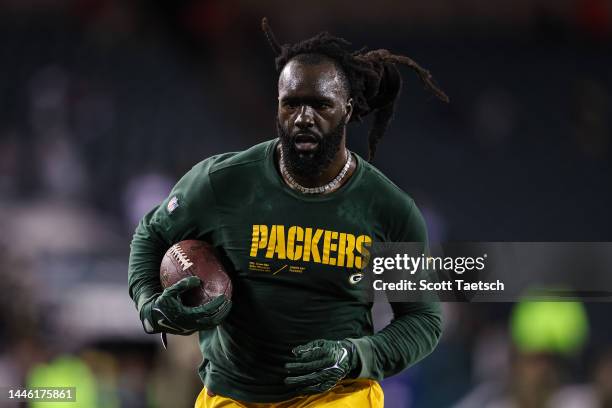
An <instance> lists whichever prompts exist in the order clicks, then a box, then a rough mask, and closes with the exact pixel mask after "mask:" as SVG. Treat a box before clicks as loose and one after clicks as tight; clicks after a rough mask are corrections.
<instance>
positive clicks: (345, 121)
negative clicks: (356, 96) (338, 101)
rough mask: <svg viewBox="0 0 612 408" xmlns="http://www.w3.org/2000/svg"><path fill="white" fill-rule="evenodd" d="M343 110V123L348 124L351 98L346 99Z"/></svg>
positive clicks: (351, 103)
mask: <svg viewBox="0 0 612 408" xmlns="http://www.w3.org/2000/svg"><path fill="white" fill-rule="evenodd" d="M344 110H345V114H344V124H348V123H349V121H350V120H351V115H352V114H353V98H349V99H348V101H346V105H345V107H344Z"/></svg>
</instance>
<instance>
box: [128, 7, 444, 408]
mask: <svg viewBox="0 0 612 408" xmlns="http://www.w3.org/2000/svg"><path fill="white" fill-rule="evenodd" d="M263 29H264V32H265V33H266V35H267V37H268V40H269V41H270V44H271V45H272V48H273V49H274V51H275V52H276V53H277V55H278V57H277V59H276V63H277V67H278V69H279V70H280V76H279V80H278V95H279V96H278V118H277V119H278V120H277V127H278V134H279V139H276V140H271V141H268V142H264V143H261V144H259V145H256V146H253V147H251V148H250V149H248V150H246V151H243V152H239V153H226V154H221V155H218V156H213V157H210V158H208V159H206V160H204V161H202V162H201V163H199V164H197V165H196V166H195V167H194V168H193V169H192V170H191V171H189V172H188V173H187V174H186V175H185V176H184V177H183V178H182V179H181V180H180V181H179V182H178V184H177V185H176V186H175V188H174V189H173V190H172V192H171V193H170V195H169V197H168V198H167V200H166V201H165V202H164V203H162V204H161V205H160V206H159V207H157V208H156V209H154V210H153V211H152V212H150V213H149V214H147V215H146V216H145V217H144V218H143V220H142V221H141V223H140V224H139V226H138V228H137V230H136V233H135V235H134V239H133V241H132V252H131V255H130V270H129V284H130V295H131V296H132V298H133V299H134V301H135V302H136V304H137V307H138V310H139V312H140V317H141V319H142V321H143V325H144V328H145V331H146V332H147V333H156V332H168V333H173V334H190V333H193V332H195V331H198V332H199V340H200V347H201V350H202V354H203V356H204V360H203V362H202V364H201V366H200V369H199V373H200V376H201V378H202V381H203V383H204V389H203V391H202V393H201V394H200V396H199V397H198V400H197V401H196V407H215V406H232V405H233V406H250V405H248V404H254V405H253V406H259V405H258V404H266V405H265V406H294V405H297V404H300V406H320V405H322V406H329V407H332V406H355V407H359V406H375V407H379V406H382V405H383V396H382V390H381V388H380V385H379V384H378V381H380V380H381V379H383V378H384V377H386V376H390V375H393V374H395V373H397V372H399V371H401V370H403V369H404V368H406V367H408V366H409V365H412V364H414V363H416V362H417V361H419V360H420V359H422V358H423V357H425V356H426V355H427V354H429V353H430V352H431V351H432V350H433V348H434V347H435V345H436V344H437V341H438V339H439V337H440V334H441V319H440V312H439V309H438V307H437V305H435V304H426V303H394V304H392V308H393V311H394V315H395V319H394V321H393V322H392V323H390V324H389V325H388V326H387V327H386V328H385V329H383V330H382V331H380V332H378V333H376V334H373V328H372V319H371V313H370V309H371V306H372V303H371V302H369V301H368V299H367V297H366V295H365V290H364V289H365V288H364V287H363V285H364V284H365V281H363V282H362V281H361V276H362V272H361V270H362V269H363V268H364V267H365V264H366V262H367V256H368V247H369V246H370V244H371V243H372V242H375V241H379V242H380V241H388V242H391V241H395V242H402V241H409V242H426V240H427V237H426V230H425V224H424V222H423V218H422V216H421V214H420V212H419V210H418V209H417V207H416V206H415V204H414V202H413V201H412V199H410V197H408V195H406V194H405V193H404V192H403V191H401V190H400V189H399V188H398V187H396V186H395V185H394V184H393V183H391V182H390V181H389V180H388V179H387V178H386V177H385V176H384V175H382V174H381V173H380V172H379V171H378V170H376V169H375V168H374V167H373V166H372V165H370V164H369V163H368V162H366V161H364V160H363V159H361V158H360V157H359V156H358V155H356V154H354V153H352V152H350V151H349V150H348V149H347V148H346V147H345V141H346V125H347V124H348V122H349V121H358V120H360V119H361V118H362V117H364V116H366V115H368V114H369V113H373V114H374V124H373V128H372V131H371V132H370V158H372V157H373V155H374V153H375V149H376V144H377V142H378V140H379V139H380V138H381V137H382V135H383V133H384V131H385V129H386V127H387V125H388V123H389V121H390V119H391V115H392V113H393V106H394V103H395V100H396V99H397V96H398V95H399V90H400V86H401V77H400V74H399V71H398V69H397V67H396V65H395V64H396V63H402V64H407V65H409V66H410V67H412V68H413V69H414V70H416V72H417V73H418V74H419V76H420V77H421V79H422V80H423V82H424V83H425V84H426V86H428V87H429V88H430V89H431V90H432V91H434V93H436V95H438V96H439V97H441V98H442V99H445V98H446V95H444V94H443V93H442V92H441V91H440V90H438V89H437V88H436V87H435V85H433V83H432V82H431V79H430V75H429V73H428V72H427V71H425V70H424V69H422V68H421V67H419V66H418V65H417V64H416V63H414V61H412V60H410V59H409V58H406V57H402V56H397V55H393V54H391V53H389V52H388V51H386V50H377V51H372V52H369V53H351V52H349V51H347V49H346V48H347V45H348V43H347V42H346V41H344V40H342V39H340V38H337V37H333V36H331V35H329V34H327V33H321V34H319V35H317V36H315V37H313V38H311V39H309V40H306V41H304V42H301V43H297V44H293V45H284V46H280V45H279V44H278V43H277V42H276V40H275V39H274V36H273V34H272V32H271V30H270V28H269V27H268V25H267V22H266V20H265V19H264V21H263ZM184 239H200V240H206V241H208V242H211V243H212V244H213V245H214V246H215V247H217V248H218V249H219V250H220V252H221V253H222V254H223V256H224V257H225V258H226V261H227V262H228V264H230V265H231V269H232V282H233V286H234V295H233V302H230V301H229V300H227V299H225V298H224V297H219V298H217V299H215V300H214V301H212V302H211V303H209V304H207V305H204V306H199V307H196V308H187V307H185V306H183V305H182V304H181V303H180V300H179V297H178V296H179V294H180V293H181V292H182V291H184V290H187V289H189V288H191V287H194V286H197V285H199V284H200V282H199V280H198V279H197V278H188V279H185V280H183V281H180V282H178V283H177V284H176V285H174V286H172V287H170V288H167V289H165V290H164V291H162V289H161V287H160V284H159V265H160V262H161V258H162V256H163V254H164V252H165V251H166V250H167V249H168V248H169V247H170V246H171V245H172V244H174V243H176V242H178V241H181V240H184ZM360 282H361V284H360Z"/></svg>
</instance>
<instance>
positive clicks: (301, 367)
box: [285, 340, 359, 394]
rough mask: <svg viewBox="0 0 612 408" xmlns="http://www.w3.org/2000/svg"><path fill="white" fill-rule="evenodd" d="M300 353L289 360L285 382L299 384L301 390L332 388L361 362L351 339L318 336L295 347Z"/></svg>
mask: <svg viewBox="0 0 612 408" xmlns="http://www.w3.org/2000/svg"><path fill="white" fill-rule="evenodd" d="M293 354H294V355H295V356H296V357H297V359H296V360H294V361H293V362H290V363H287V364H285V368H286V369H287V372H288V374H289V375H290V376H289V377H287V378H285V384H287V385H296V386H298V387H299V393H300V394H318V393H322V392H325V391H328V390H330V389H332V388H333V387H334V386H335V385H336V384H338V382H339V381H340V380H342V379H343V378H344V377H346V376H347V375H348V374H349V373H350V372H351V371H352V370H354V369H355V368H356V367H357V366H358V364H359V357H358V355H357V353H356V351H355V346H354V345H353V343H351V342H350V341H348V340H340V341H332V340H315V341H311V342H310V343H307V344H305V345H302V346H298V347H296V348H294V349H293Z"/></svg>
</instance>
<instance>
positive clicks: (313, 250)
mask: <svg viewBox="0 0 612 408" xmlns="http://www.w3.org/2000/svg"><path fill="white" fill-rule="evenodd" d="M322 235H323V230H322V229H317V230H316V231H315V233H314V236H313V237H312V240H311V241H310V254H311V255H312V262H316V263H321V256H320V255H319V241H320V240H321V236H322Z"/></svg>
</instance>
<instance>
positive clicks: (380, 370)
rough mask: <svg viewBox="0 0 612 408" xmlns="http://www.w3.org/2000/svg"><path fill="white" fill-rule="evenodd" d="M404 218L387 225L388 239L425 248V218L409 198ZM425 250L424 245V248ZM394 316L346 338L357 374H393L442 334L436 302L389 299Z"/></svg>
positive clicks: (430, 348) (428, 349) (379, 377)
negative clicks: (381, 326) (370, 331)
mask: <svg viewBox="0 0 612 408" xmlns="http://www.w3.org/2000/svg"><path fill="white" fill-rule="evenodd" d="M407 206H409V211H410V213H409V214H410V215H409V216H408V217H407V218H404V220H405V222H401V221H395V222H394V223H393V226H390V227H389V230H390V231H391V234H392V235H390V236H389V238H388V239H389V241H391V242H423V243H425V246H426V248H427V228H426V225H425V220H424V219H423V216H422V215H421V213H420V211H419V210H418V208H417V207H416V205H415V204H414V202H413V201H412V200H409V201H408V202H407ZM426 250H427V249H426ZM391 309H392V310H393V315H394V319H393V320H392V321H391V323H389V325H387V326H386V327H385V328H384V329H382V330H381V331H379V332H378V333H376V334H374V335H372V336H365V337H361V338H357V339H348V340H349V341H351V342H352V343H353V344H355V348H356V350H357V353H358V355H359V360H360V364H361V369H360V372H359V374H358V375H357V378H371V379H375V380H378V381H380V380H382V379H383V378H385V377H389V376H391V375H394V374H397V373H399V372H400V371H402V370H404V369H405V368H407V367H409V366H411V365H413V364H415V363H417V362H418V361H420V360H422V359H423V358H425V357H426V356H427V355H429V354H430V353H431V352H432V351H433V350H434V348H435V347H436V345H437V344H438V341H439V339H440V336H441V335H442V313H441V310H440V304H439V303H436V302H431V303H425V302H411V303H399V302H392V303H391Z"/></svg>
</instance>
